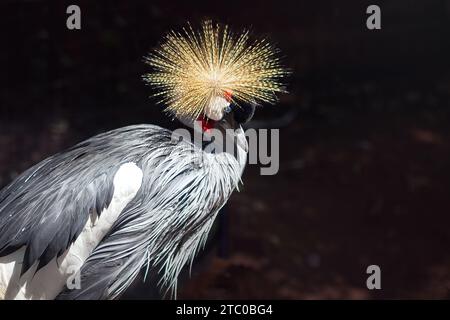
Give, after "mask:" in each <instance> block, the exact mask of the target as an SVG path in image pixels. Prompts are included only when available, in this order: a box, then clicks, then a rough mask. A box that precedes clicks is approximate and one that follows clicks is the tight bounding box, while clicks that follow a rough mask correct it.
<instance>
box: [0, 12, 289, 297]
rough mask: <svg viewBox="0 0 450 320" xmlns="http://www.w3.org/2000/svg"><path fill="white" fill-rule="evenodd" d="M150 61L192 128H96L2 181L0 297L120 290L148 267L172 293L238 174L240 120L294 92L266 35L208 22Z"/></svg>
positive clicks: (186, 30)
mask: <svg viewBox="0 0 450 320" xmlns="http://www.w3.org/2000/svg"><path fill="white" fill-rule="evenodd" d="M144 62H145V63H146V64H147V66H148V67H149V68H150V69H151V70H150V71H149V72H148V73H146V74H145V75H144V76H143V80H144V81H145V82H146V83H147V84H148V85H149V86H150V87H151V89H152V90H153V93H152V96H153V97H154V98H155V99H156V100H157V103H156V105H158V106H163V112H164V113H165V114H166V115H168V116H169V117H171V118H172V119H173V120H179V121H180V122H181V124H183V125H184V126H185V128H187V129H189V130H187V129H185V130H184V131H180V132H177V130H174V131H171V130H168V129H165V128H161V127H159V126H156V125H152V124H135V125H129V126H126V127H123V128H118V129H114V130H112V131H109V132H104V133H100V134H98V135H96V136H94V137H92V138H89V139H87V140H85V141H82V142H80V143H78V144H76V145H75V146H73V147H70V148H68V149H66V150H64V151H62V152H60V153H57V154H55V155H52V156H50V157H48V158H47V159H45V160H43V161H41V162H39V163H37V164H35V165H34V166H32V167H31V168H30V169H28V170H26V171H25V172H24V173H22V174H21V175H19V176H18V177H17V178H16V179H15V180H13V181H12V182H11V183H10V184H8V185H7V186H6V187H4V188H3V189H2V190H1V191H0V300H1V299H26V300H35V299H40V300H43V299H45V300H47V299H61V300H65V299H117V298H120V296H121V295H122V294H123V293H124V291H125V290H126V289H127V288H128V287H129V286H130V284H131V283H132V282H133V280H134V279H135V278H136V277H137V275H138V274H139V273H140V272H141V271H142V270H143V271H145V275H146V277H147V278H148V281H154V282H155V285H157V286H158V288H160V289H161V290H163V291H164V292H165V293H167V294H170V295H171V296H172V297H176V295H177V280H178V275H179V274H180V271H181V270H182V269H183V268H184V267H185V266H186V265H189V264H190V265H192V262H193V259H194V257H195V255H196V254H197V253H198V251H199V250H201V248H203V246H204V245H205V241H206V239H207V236H208V233H209V231H210V229H211V226H212V224H213V223H214V220H215V219H216V217H217V215H218V212H219V211H220V209H221V208H222V207H223V206H224V205H225V204H226V202H227V201H228V199H229V198H230V196H231V194H232V193H233V192H234V191H235V190H239V187H240V184H241V183H242V180H241V176H242V173H243V170H244V168H245V164H246V159H247V153H248V151H249V145H248V142H247V140H246V138H245V132H244V130H243V128H242V125H243V124H244V123H246V122H248V121H249V120H250V119H251V118H252V117H253V115H254V112H255V109H256V107H257V106H259V105H262V104H263V103H271V104H274V103H276V101H277V98H278V94H279V93H283V92H286V90H285V80H284V79H285V77H286V75H287V74H288V73H289V71H288V70H287V69H286V68H285V67H284V66H282V62H281V58H280V54H279V50H278V49H276V48H275V47H274V46H273V45H272V44H270V43H269V42H268V41H267V40H265V39H256V40H255V39H251V36H250V31H249V30H244V31H241V32H234V31H232V30H231V29H230V28H229V27H228V26H227V25H223V24H220V23H215V22H212V21H211V20H206V21H203V22H201V23H200V25H199V26H198V27H197V28H194V27H193V26H192V25H191V24H190V23H188V24H187V25H186V26H185V27H183V28H182V29H179V30H172V31H169V32H168V33H167V34H166V35H165V36H164V37H163V39H162V41H161V43H160V44H159V45H158V46H157V47H155V48H154V49H152V51H151V52H150V53H149V54H148V55H147V56H146V57H145V58H144ZM213 130H218V132H222V133H224V135H223V137H224V138H223V139H224V140H225V139H226V138H230V139H232V142H233V148H232V149H233V152H230V151H228V150H227V151H223V150H219V149H218V148H217V150H216V148H212V147H211V146H213V147H214V146H217V145H218V144H220V143H223V141H220V139H210V140H208V139H204V138H205V137H207V136H208V135H209V136H210V137H211V132H212V131H213ZM186 133H189V134H191V133H194V136H195V134H199V135H201V136H202V141H201V143H197V142H196V141H194V140H195V139H192V136H190V135H187V134H186ZM205 140H206V142H205Z"/></svg>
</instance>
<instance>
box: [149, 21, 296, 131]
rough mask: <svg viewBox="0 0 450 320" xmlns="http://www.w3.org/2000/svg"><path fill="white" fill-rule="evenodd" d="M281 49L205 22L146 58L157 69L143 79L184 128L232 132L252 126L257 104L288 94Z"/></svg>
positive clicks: (167, 40) (169, 38) (174, 34)
mask: <svg viewBox="0 0 450 320" xmlns="http://www.w3.org/2000/svg"><path fill="white" fill-rule="evenodd" d="M277 53H278V50H277V49H275V48H274V47H273V46H272V45H271V44H269V43H268V42H267V41H266V40H255V41H251V40H250V37H249V31H248V30H246V31H243V32H241V33H239V34H235V33H232V32H231V31H230V30H229V28H228V27H227V26H221V25H219V24H213V23H212V22H211V21H209V20H208V21H205V22H203V24H202V26H201V28H200V29H199V30H198V31H194V29H193V28H192V27H191V26H190V25H188V26H187V27H186V28H184V29H183V30H182V31H171V32H170V33H168V34H167V35H166V37H165V38H164V40H163V42H162V43H161V45H160V46H159V47H157V48H156V49H154V50H153V51H152V52H151V53H150V54H149V55H148V56H147V57H146V62H147V63H148V64H149V65H150V66H151V67H152V68H153V70H152V72H151V73H148V74H146V75H144V80H145V81H146V82H147V83H149V84H150V85H152V86H153V88H154V89H155V94H154V96H155V97H156V98H158V99H159V102H160V103H162V104H164V105H165V106H166V110H167V111H168V112H169V113H170V114H172V115H173V116H174V117H176V118H178V119H179V120H181V121H182V122H183V123H185V124H188V125H189V124H192V123H194V122H195V121H200V122H201V128H202V130H203V131H208V130H210V129H212V128H215V127H216V126H221V125H223V126H226V127H230V128H233V129H236V128H238V127H239V126H240V125H241V124H243V123H245V122H247V121H249V120H250V119H251V118H252V117H253V114H254V111H255V106H256V104H261V103H265V102H268V103H274V102H276V100H277V97H276V93H279V92H284V89H283V83H282V80H283V78H284V77H285V76H286V75H287V74H288V72H287V71H286V69H284V68H283V67H282V66H281V63H280V59H279V58H278V56H277Z"/></svg>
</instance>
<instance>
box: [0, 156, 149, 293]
mask: <svg viewBox="0 0 450 320" xmlns="http://www.w3.org/2000/svg"><path fill="white" fill-rule="evenodd" d="M142 177H143V173H142V170H141V169H140V168H139V167H138V166H137V165H136V164H135V163H132V162H128V163H125V164H123V165H122V166H121V167H120V168H119V170H118V171H117V173H116V175H115V176H114V195H113V198H112V201H111V203H110V205H109V206H108V208H106V209H104V210H103V212H102V213H101V215H100V217H99V218H98V219H97V218H96V214H93V215H91V219H88V221H87V223H86V225H85V227H84V229H83V231H82V232H81V233H80V235H79V237H78V238H77V239H76V241H75V242H74V243H73V244H72V245H71V247H70V248H69V249H68V250H67V251H66V252H65V253H64V254H63V255H62V256H61V257H59V259H58V261H56V259H53V260H52V261H51V262H50V263H49V264H47V265H46V266H45V267H43V268H42V269H40V270H39V271H38V272H37V273H36V274H34V272H35V270H36V268H37V263H35V265H34V266H33V267H32V268H30V270H28V271H27V272H26V273H25V274H24V275H23V276H22V277H21V278H20V279H19V275H20V269H21V266H22V261H23V256H24V253H25V247H23V248H21V249H19V250H17V251H16V252H13V253H11V254H10V255H8V256H5V257H1V258H0V300H1V299H54V298H55V297H56V296H57V295H58V294H59V292H60V291H61V290H62V289H63V287H64V286H65V285H66V281H67V279H68V278H69V277H70V276H73V275H74V274H75V273H76V272H77V271H78V270H79V269H80V268H81V266H82V265H83V263H84V261H86V259H87V258H88V257H89V255H90V254H91V253H92V251H93V250H94V249H95V247H96V246H97V245H98V244H99V243H100V241H101V240H102V239H103V237H104V236H105V235H106V233H107V232H108V231H109V230H110V228H111V226H112V225H113V224H114V222H115V221H116V219H117V218H118V216H119V214H120V213H121V212H122V211H123V209H124V208H125V207H126V205H127V204H128V203H129V202H130V201H131V200H132V199H133V198H134V197H135V196H136V193H137V192H138V191H139V189H140V188H141V184H142ZM94 217H95V218H94Z"/></svg>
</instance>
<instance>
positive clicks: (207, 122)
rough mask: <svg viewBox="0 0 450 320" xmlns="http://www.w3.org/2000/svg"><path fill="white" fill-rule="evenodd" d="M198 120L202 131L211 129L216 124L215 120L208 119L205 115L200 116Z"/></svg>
mask: <svg viewBox="0 0 450 320" xmlns="http://www.w3.org/2000/svg"><path fill="white" fill-rule="evenodd" d="M198 120H199V121H201V122H202V130H203V132H207V131H209V130H211V129H212V128H214V126H215V125H216V121H214V120H211V119H208V118H206V117H200V118H199V119H198Z"/></svg>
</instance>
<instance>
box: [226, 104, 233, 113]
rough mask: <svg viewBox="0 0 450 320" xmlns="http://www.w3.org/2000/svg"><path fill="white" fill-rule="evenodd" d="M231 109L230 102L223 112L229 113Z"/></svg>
mask: <svg viewBox="0 0 450 320" xmlns="http://www.w3.org/2000/svg"><path fill="white" fill-rule="evenodd" d="M232 110H233V108H232V107H231V104H229V105H228V106H227V107H226V108H225V113H230V112H231V111H232Z"/></svg>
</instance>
